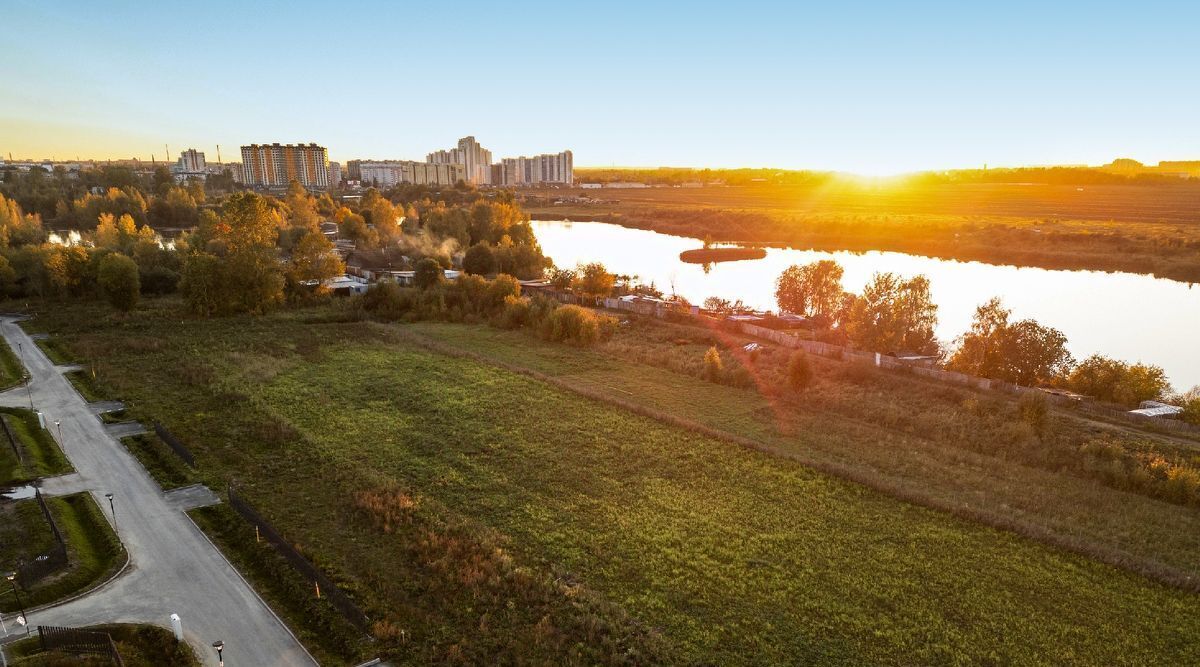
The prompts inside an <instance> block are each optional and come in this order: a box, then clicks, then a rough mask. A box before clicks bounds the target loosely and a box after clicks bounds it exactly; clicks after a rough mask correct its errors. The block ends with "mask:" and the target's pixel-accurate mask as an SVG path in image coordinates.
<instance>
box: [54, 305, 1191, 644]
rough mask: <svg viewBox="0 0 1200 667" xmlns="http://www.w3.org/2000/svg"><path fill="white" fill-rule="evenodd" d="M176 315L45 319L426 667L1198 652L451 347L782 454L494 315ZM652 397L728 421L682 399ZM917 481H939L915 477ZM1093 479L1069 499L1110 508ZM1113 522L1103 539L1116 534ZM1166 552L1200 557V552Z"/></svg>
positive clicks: (1020, 562)
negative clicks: (383, 319)
mask: <svg viewBox="0 0 1200 667" xmlns="http://www.w3.org/2000/svg"><path fill="white" fill-rule="evenodd" d="M176 307H177V305H176V302H173V301H170V300H156V301H153V302H151V303H149V304H147V305H146V306H145V307H143V309H141V310H139V311H136V312H134V313H132V314H130V315H113V314H111V313H110V312H108V311H107V310H106V309H105V308H102V307H96V306H74V305H72V306H71V307H70V308H61V309H56V310H50V311H47V312H46V313H44V314H43V316H40V317H39V318H38V319H37V320H35V321H34V322H33V323H32V324H31V328H35V329H39V330H46V331H51V332H54V333H56V334H59V335H61V336H62V340H63V342H64V343H65V345H66V346H67V347H69V348H70V350H71V351H72V353H73V354H74V355H75V356H76V357H77V358H80V359H82V360H85V361H86V362H89V363H93V362H94V364H95V367H96V369H97V383H96V384H97V387H98V390H100V391H102V392H104V393H115V394H119V395H120V396H122V397H124V398H127V399H128V400H130V402H131V403H132V404H133V405H136V406H137V407H136V409H135V412H136V413H138V415H139V416H142V415H151V414H152V415H154V416H156V417H158V418H159V419H161V420H162V421H163V422H164V423H166V424H168V425H169V426H170V427H171V428H172V430H173V431H174V432H175V433H176V435H178V436H180V437H181V438H182V439H184V440H185V441H186V442H188V444H189V446H190V447H191V448H192V449H193V451H194V452H195V453H196V454H197V456H198V458H199V461H200V465H199V468H200V471H201V472H200V475H202V476H203V477H204V479H205V481H207V482H208V483H209V484H210V485H212V486H214V487H217V488H219V487H220V486H221V485H222V484H223V483H224V482H225V481H227V480H228V481H232V482H234V483H236V484H237V485H238V488H239V489H240V491H241V493H242V494H243V495H244V496H246V497H247V498H248V499H250V500H251V501H252V502H253V503H254V504H255V505H256V506H257V507H258V508H259V509H260V511H262V512H264V513H265V514H266V515H267V516H268V517H269V518H270V520H271V521H273V522H274V523H276V525H277V526H278V527H279V528H280V529H281V530H283V532H284V533H285V534H287V535H288V536H289V538H290V539H291V540H292V541H293V542H295V543H297V544H299V545H301V548H302V550H304V551H305V553H307V554H309V555H310V557H311V558H312V559H313V560H314V561H315V562H317V563H318V564H319V565H321V566H322V567H323V568H325V569H326V570H327V571H329V572H330V573H331V575H332V576H333V577H334V578H335V580H337V581H339V582H340V583H341V584H342V585H343V587H344V588H345V589H347V590H348V591H349V592H351V594H352V595H354V596H355V597H356V598H357V599H358V600H359V601H360V602H361V603H362V604H363V606H364V608H365V609H366V610H367V611H368V614H369V615H370V616H372V618H373V619H375V620H376V621H377V624H376V627H375V630H374V631H375V633H376V635H377V636H378V637H379V638H380V642H381V643H380V644H379V646H381V647H383V648H385V649H386V651H385V652H386V653H388V654H389V655H390V656H391V657H392V658H393V659H395V660H396V661H398V662H401V663H406V664H409V663H410V664H421V663H426V662H429V661H432V660H456V659H457V660H463V661H466V662H472V661H476V660H480V659H483V657H484V656H487V657H488V658H489V659H492V660H496V659H498V660H501V661H503V660H514V661H515V660H530V661H535V662H537V661H549V662H557V663H586V664H593V663H615V662H654V663H660V662H674V663H681V664H691V663H696V662H713V663H719V664H746V663H749V662H763V661H765V662H819V663H824V664H862V663H877V664H912V663H921V664H954V663H964V662H998V663H1025V664H1036V663H1044V664H1064V663H1068V664H1071V663H1074V664H1097V663H1100V664H1139V663H1175V664H1183V663H1187V662H1189V661H1193V660H1194V659H1195V657H1196V653H1195V651H1196V648H1195V646H1194V642H1193V641H1192V640H1193V638H1194V637H1195V636H1196V635H1197V633H1198V632H1200V620H1197V619H1200V614H1197V611H1200V598H1197V596H1196V595H1195V594H1193V593H1188V592H1184V591H1181V590H1178V589H1174V588H1170V587H1167V586H1163V585H1160V584H1157V583H1154V582H1153V581H1151V580H1149V579H1146V578H1144V577H1141V576H1138V575H1136V574H1133V573H1130V572H1127V571H1124V570H1119V569H1116V568H1113V567H1110V566H1108V565H1104V564H1101V563H1098V562H1096V561H1095V560H1092V559H1089V558H1086V557H1083V556H1080V555H1075V554H1072V553H1067V552H1064V551H1061V550H1058V549H1054V548H1050V547H1047V546H1045V545H1043V544H1041V543H1038V542H1034V541H1032V540H1029V539H1027V538H1025V537H1021V536H1019V535H1017V534H1014V533H1013V532H1009V531H1001V530H996V529H994V528H991V527H988V526H985V525H982V524H980V523H978V522H974V521H968V520H964V519H962V518H959V517H956V516H954V515H952V514H949V513H946V512H940V511H934V510H931V509H927V508H925V507H921V506H917V505H914V504H910V503H907V502H903V501H900V500H897V499H896V498H894V497H892V496H889V495H886V494H884V493H880V492H878V491H876V490H873V489H871V488H868V487H866V486H863V485H861V484H856V483H852V482H849V481H845V480H844V479H841V478H838V477H834V476H831V475H828V474H825V473H822V472H817V471H816V470H814V469H813V468H812V467H806V466H804V465H801V464H800V463H799V462H797V461H795V460H791V459H789V458H787V457H783V456H772V455H768V454H764V453H761V452H755V451H749V450H747V449H745V448H742V447H738V446H736V445H733V444H731V443H729V442H726V441H723V440H721V439H719V438H716V437H710V436H706V435H702V434H700V433H697V432H696V431H694V430H690V429H686V428H682V427H680V426H678V425H673V424H671V423H670V422H669V421H665V420H662V419H652V418H649V417H646V416H640V415H637V414H633V413H631V412H629V411H626V410H622V409H619V408H618V407H616V406H614V405H613V404H611V403H609V402H606V401H602V400H594V399H592V398H588V397H586V396H584V395H582V394H581V393H580V392H577V391H572V390H570V389H569V388H564V387H562V386H559V385H557V384H555V383H553V382H550V381H547V380H546V379H541V378H539V377H538V376H536V375H532V374H529V373H521V372H515V371H514V369H512V368H505V367H501V366H499V365H496V364H495V363H491V362H489V361H488V360H487V359H486V358H474V357H469V356H462V355H461V354H456V353H453V352H454V350H452V349H448V350H445V351H446V352H451V353H449V354H447V353H443V351H439V350H438V349H437V347H436V345H435V346H432V347H431V346H430V345H429V344H428V339H433V340H435V341H440V343H437V345H442V346H449V347H450V348H458V349H459V350H467V351H472V352H477V353H479V354H481V355H485V357H492V358H495V359H497V360H502V361H504V362H505V363H511V364H517V363H519V364H523V365H525V366H526V367H528V368H530V369H534V370H538V371H540V372H544V373H547V374H548V375H561V376H572V379H576V378H578V379H579V380H580V381H581V382H586V383H588V387H589V388H590V389H591V390H593V391H598V390H600V389H603V388H604V387H605V386H607V387H608V388H609V390H610V391H612V392H613V393H615V394H619V395H621V396H624V397H626V398H628V397H629V396H633V397H634V398H637V399H639V400H641V399H646V397H648V396H650V395H652V394H653V393H654V392H655V391H656V390H657V389H660V388H661V387H662V386H663V385H664V384H669V385H671V386H674V387H676V388H677V389H682V390H689V391H691V392H692V393H689V394H688V395H689V396H690V402H691V404H692V405H693V406H707V407H708V408H709V411H710V412H711V413H712V417H710V418H711V419H726V420H727V425H729V426H732V427H736V429H737V430H744V431H745V432H746V433H747V434H748V435H755V436H757V435H761V436H763V437H764V438H767V437H768V436H769V435H770V429H771V428H772V427H771V426H770V423H771V422H770V419H771V417H770V414H771V410H772V408H771V407H770V406H764V405H763V403H762V399H761V398H755V397H756V396H758V395H757V394H755V393H754V392H751V391H748V390H745V389H738V388H734V387H726V386H721V385H702V384H701V383H699V382H698V381H696V380H695V379H694V378H693V377H691V376H690V375H687V374H685V373H683V372H677V371H675V370H671V369H668V368H663V367H646V366H640V367H639V368H642V369H643V370H642V371H640V372H637V371H636V369H635V367H634V366H635V365H634V364H621V363H617V362H614V361H613V360H612V358H611V357H609V356H606V355H607V352H605V351H604V350H600V351H598V352H595V353H588V352H582V351H579V350H576V349H574V348H569V347H565V346H553V345H550V344H545V343H540V342H535V341H534V339H532V338H529V337H523V336H520V335H516V334H509V333H503V332H494V331H491V330H488V329H484V328H481V327H478V326H461V325H460V326H451V325H431V324H422V325H417V326H411V325H378V324H370V323H364V322H356V321H347V320H346V317H345V314H344V313H342V312H339V311H337V310H330V309H312V310H307V311H293V312H288V313H280V314H275V315H271V316H267V317H263V318H227V319H213V320H204V321H195V320H191V321H181V320H180V318H179V317H178V316H177V311H176V310H175V309H176ZM68 310H70V311H71V312H66V311H68ZM609 352H611V350H610V351H609ZM621 375H628V377H629V379H628V381H625V382H618V381H617V379H618V377H619V376H621ZM678 393H679V394H680V395H682V394H683V392H678ZM653 407H654V408H656V409H660V410H663V411H671V412H678V414H681V415H684V416H686V417H689V418H695V417H699V415H698V414H697V412H696V408H695V407H693V408H692V410H691V412H687V411H686V410H685V409H684V406H683V405H682V402H680V403H672V402H667V401H663V402H659V403H656V404H654V405H653ZM764 408H766V409H765V410H764ZM901 409H903V408H901ZM824 413H827V417H826V418H822V416H821V415H822V414H824ZM763 415H767V416H766V418H765V420H764V419H763ZM804 424H807V426H808V429H807V430H809V431H814V430H816V429H823V430H825V431H826V433H827V435H826V436H824V437H826V438H827V443H826V444H823V445H820V446H818V445H817V444H814V443H815V441H810V440H806V439H804V438H799V437H792V436H789V437H788V438H781V437H777V438H775V439H774V440H773V441H772V442H771V443H770V444H771V445H772V446H774V447H779V448H780V449H781V450H784V449H788V448H791V453H796V454H798V453H801V452H800V449H801V448H802V447H808V448H811V449H814V450H817V449H820V448H826V449H828V448H830V447H832V446H833V444H834V443H836V442H838V441H839V440H841V439H846V441H847V448H849V449H851V450H852V453H851V454H848V455H847V458H852V457H854V456H858V454H859V452H861V451H862V450H863V449H864V448H865V444H854V442H853V441H855V440H856V439H857V440H859V441H861V442H862V443H866V442H870V441H872V440H874V441H876V442H884V443H886V444H887V445H888V446H890V447H892V448H894V449H895V450H896V451H902V450H906V449H910V448H912V449H914V450H915V449H920V448H921V447H922V445H921V443H920V440H919V439H917V438H913V437H911V436H910V435H906V434H905V433H904V426H903V424H900V423H899V422H897V423H896V424H894V425H893V429H892V430H893V433H891V434H888V433H885V432H884V431H882V430H881V426H880V425H879V424H877V423H874V422H872V421H871V420H864V419H858V420H855V419H852V418H850V417H848V416H845V415H840V414H838V413H837V411H836V410H833V409H827V406H821V408H820V409H814V410H813V411H812V412H811V413H809V414H804V415H802V416H801V419H800V420H798V421H796V422H795V423H794V424H793V425H792V427H795V426H797V425H804ZM784 430H789V429H784ZM789 438H792V439H789ZM880 438H881V439H880ZM789 443H790V444H789ZM785 453H786V452H785ZM934 458H936V457H932V456H931V457H930V460H933V459H934ZM957 458H958V460H959V461H962V462H966V463H968V464H971V456H967V455H963V456H959V457H957ZM873 465H874V464H873ZM901 465H902V466H903V467H904V468H907V469H908V471H909V474H915V472H913V471H915V470H916V469H917V466H916V460H915V459H913V460H911V461H908V462H906V463H903V464H901ZM972 465H978V462H974V463H973V464H972ZM823 467H829V466H823ZM961 467H963V468H964V469H969V468H970V465H962V466H961ZM1027 470H1029V472H1030V477H1029V478H1030V479H1031V480H1033V481H1034V483H1036V484H1039V485H1041V484H1045V485H1046V486H1050V483H1049V481H1048V480H1046V478H1045V477H1044V474H1043V473H1042V472H1040V471H1036V470H1033V469H1027ZM1011 473H1012V470H1011V469H1002V470H1001V472H1000V473H998V474H997V476H998V477H999V478H1001V479H1000V480H999V481H997V486H1003V485H1005V484H1012V483H1014V482H1015V481H1017V480H1013V479H1008V480H1005V479H1003V478H1004V476H1005V475H1008V474H1011ZM972 474H981V473H972ZM966 479H967V480H969V479H970V478H966ZM1064 479H1065V480H1066V481H1065V482H1064V483H1063V484H1062V486H1063V487H1064V488H1066V489H1067V491H1066V492H1065V493H1083V491H1081V490H1080V488H1081V487H1078V488H1077V487H1074V486H1073V482H1072V481H1071V480H1070V478H1064ZM1039 480H1041V481H1039ZM963 483H964V485H967V484H968V483H969V482H968V481H964V482H963ZM1039 488H1040V486H1039ZM1096 488H1101V489H1102V487H1098V486H1097V487H1096ZM946 492H947V493H948V492H949V491H948V490H947V491H946ZM1112 493H1113V494H1114V495H1115V492H1112ZM1101 495H1102V494H1097V495H1093V496H1090V498H1091V499H1093V500H1094V499H1096V498H1100V497H1101ZM1081 497H1086V496H1081ZM1120 498H1121V499H1122V500H1124V501H1128V502H1130V503H1132V504H1133V505H1134V506H1135V507H1137V508H1138V509H1135V510H1134V512H1135V513H1138V512H1142V513H1144V516H1145V517H1151V518H1152V521H1154V522H1157V521H1166V518H1167V517H1170V516H1173V517H1175V519H1176V520H1177V523H1176V524H1175V526H1176V530H1177V531H1178V533H1187V532H1189V531H1186V530H1179V529H1178V526H1179V523H1178V522H1186V521H1194V520H1195V518H1196V517H1195V514H1196V513H1195V510H1194V509H1192V508H1187V507H1181V506H1178V505H1171V504H1168V503H1163V502H1159V501H1151V500H1149V499H1144V498H1141V497H1137V496H1132V494H1122V495H1121V496H1120ZM983 499H984V500H988V498H987V497H986V496H985V497H984V498H983ZM1087 507H1088V506H1087V505H1084V506H1083V508H1084V509H1083V510H1080V511H1086V508H1087ZM1029 511H1030V510H1028V509H1026V508H1022V509H1020V510H1018V512H1029ZM1103 511H1104V510H1102V509H1098V510H1097V512H1096V514H1097V517H1099V516H1101V515H1102V513H1103ZM1064 512H1066V510H1064ZM1153 517H1158V518H1153ZM1058 520H1059V521H1061V522H1063V523H1064V524H1065V523H1066V522H1068V521H1070V520H1071V517H1069V516H1067V515H1066V514H1064V515H1062V516H1060V517H1058ZM1091 521H1092V524H1091V526H1090V527H1083V528H1081V531H1082V532H1088V531H1091V532H1093V533H1099V532H1102V531H1103V526H1102V523H1103V522H1102V521H1100V519H1099V518H1096V517H1094V518H1093V519H1091ZM1133 524H1134V522H1132V521H1131V522H1130V524H1129V525H1133ZM1122 528H1124V526H1110V529H1111V530H1113V532H1114V533H1116V532H1119V531H1120V530H1121V529H1122ZM1153 530H1158V529H1157V528H1155V529H1153ZM1190 532H1191V533H1192V534H1195V532H1196V531H1190ZM1153 534H1154V536H1155V537H1158V536H1160V535H1159V534H1158V533H1153ZM1163 535H1165V531H1164V533H1163ZM1141 539H1146V538H1145V537H1141V538H1136V539H1130V540H1128V542H1129V543H1133V542H1136V541H1139V540H1141ZM1180 539H1181V540H1186V538H1180ZM1163 551H1164V553H1165V554H1168V555H1169V554H1174V556H1172V557H1173V558H1174V562H1175V563H1176V564H1177V565H1178V566H1179V567H1191V568H1195V563H1194V562H1193V561H1192V559H1193V558H1194V554H1195V549H1191V550H1190V551H1189V550H1188V545H1187V544H1186V543H1185V542H1175V543H1173V544H1172V545H1171V546H1169V547H1163ZM1187 553H1191V554H1192V555H1191V556H1188V555H1185V554H1187ZM1165 557H1166V556H1165V555H1164V558H1165Z"/></svg>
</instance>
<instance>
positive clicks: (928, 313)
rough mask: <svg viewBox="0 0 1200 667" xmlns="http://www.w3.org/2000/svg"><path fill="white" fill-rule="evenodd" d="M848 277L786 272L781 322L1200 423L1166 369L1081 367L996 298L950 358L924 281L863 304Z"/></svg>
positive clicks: (883, 289) (1119, 364)
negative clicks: (1165, 405)
mask: <svg viewBox="0 0 1200 667" xmlns="http://www.w3.org/2000/svg"><path fill="white" fill-rule="evenodd" d="M842 277H843V269H842V267H841V266H840V265H839V264H838V263H837V262H834V261H832V260H819V261H816V262H813V263H810V264H807V265H804V266H791V267H788V268H787V269H785V270H784V271H783V273H782V274H780V276H779V277H778V279H777V280H776V283H775V300H776V304H777V306H778V308H779V310H780V312H782V313H791V314H796V315H800V316H803V317H805V318H808V319H809V321H810V322H811V323H812V325H813V326H814V327H815V329H816V331H817V335H818V337H819V338H820V339H822V340H824V341H826V342H831V343H840V344H847V345H850V346H852V347H855V348H858V349H862V350H868V351H872V352H882V353H885V354H898V353H914V354H922V355H932V356H936V357H938V359H939V360H940V361H942V362H943V365H944V366H945V367H946V368H947V369H949V370H953V371H958V372H961V373H966V374H969V375H975V376H979V377H985V378H991V379H995V380H1001V381H1004V382H1010V383H1013V384H1018V385H1023V386H1028V387H1037V386H1049V387H1058V388H1062V389H1067V390H1069V391H1072V392H1076V393H1079V394H1083V395H1086V396H1090V397H1093V398H1096V399H1097V400H1101V401H1104V402H1108V403H1116V404H1120V405H1124V406H1127V407H1136V406H1137V405H1138V404H1140V403H1141V402H1142V401H1146V400H1164V399H1167V398H1171V399H1172V400H1176V401H1178V402H1180V403H1182V404H1183V405H1184V406H1185V410H1186V413H1185V417H1186V418H1189V419H1191V420H1193V421H1196V422H1197V423H1200V400H1197V399H1198V398H1200V396H1198V395H1197V394H1200V392H1197V391H1196V390H1192V391H1191V392H1188V393H1185V394H1179V395H1172V388H1171V385H1170V383H1169V382H1168V381H1167V376H1166V373H1165V372H1164V371H1163V369H1162V368H1160V367H1158V366H1154V365H1149V364H1142V363H1134V364H1130V363H1126V362H1123V361H1119V360H1115V359H1110V358H1108V357H1105V356H1103V355H1098V354H1096V355H1092V356H1090V357H1088V358H1087V359H1084V360H1083V361H1076V360H1075V359H1074V358H1073V357H1072V355H1071V353H1070V351H1069V350H1068V349H1067V337H1066V336H1065V335H1064V334H1063V333H1062V332H1061V331H1059V330H1058V329H1055V328H1053V327H1048V326H1045V325H1042V324H1040V323H1039V322H1037V321H1036V320H1034V319H1029V318H1026V319H1020V320H1017V319H1015V318H1013V316H1012V311H1011V310H1010V309H1008V308H1006V307H1005V306H1004V304H1003V303H1002V302H1001V300H1000V299H999V298H992V299H989V300H988V301H986V302H985V303H983V304H981V305H980V306H979V307H978V308H976V310H975V314H974V317H973V318H972V323H971V327H970V329H969V330H968V331H967V332H965V333H964V334H963V335H962V336H960V337H959V338H958V339H957V340H955V341H954V342H953V343H952V344H951V345H950V346H949V347H948V348H944V347H943V346H942V345H941V343H939V341H938V340H937V339H936V338H935V336H934V328H935V327H936V325H937V305H936V304H935V303H933V299H932V295H931V292H930V284H929V279H928V278H927V277H925V276H923V275H918V276H914V277H911V278H902V277H900V276H897V275H895V274H892V273H876V274H874V275H873V276H872V277H871V280H870V281H869V282H868V283H867V284H866V285H865V286H864V287H863V289H862V292H861V293H860V294H854V293H851V292H847V291H846V290H844V289H843V287H842ZM705 306H706V307H708V308H710V309H713V310H717V311H718V312H731V311H732V310H734V309H736V308H737V307H738V304H729V303H728V302H727V301H724V300H721V299H709V300H708V301H706V302H705Z"/></svg>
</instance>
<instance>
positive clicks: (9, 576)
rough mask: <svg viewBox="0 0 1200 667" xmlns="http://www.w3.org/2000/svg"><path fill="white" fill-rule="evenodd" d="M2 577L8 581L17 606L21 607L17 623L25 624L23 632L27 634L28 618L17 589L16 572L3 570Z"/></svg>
mask: <svg viewBox="0 0 1200 667" xmlns="http://www.w3.org/2000/svg"><path fill="white" fill-rule="evenodd" d="M4 578H5V579H8V583H9V585H10V586H12V590H13V595H14V596H15V597H16V598H17V607H19V608H20V609H21V615H20V616H18V617H17V623H20V624H21V625H24V626H25V634H29V619H28V618H26V617H25V602H24V601H22V600H21V593H20V592H19V591H18V590H17V573H16V572H5V573H4Z"/></svg>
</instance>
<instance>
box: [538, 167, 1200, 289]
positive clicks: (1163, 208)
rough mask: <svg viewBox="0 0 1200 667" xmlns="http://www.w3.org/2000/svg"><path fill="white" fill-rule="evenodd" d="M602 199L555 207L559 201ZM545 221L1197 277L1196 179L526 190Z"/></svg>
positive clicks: (1199, 219) (1199, 218)
mask: <svg viewBox="0 0 1200 667" xmlns="http://www.w3.org/2000/svg"><path fill="white" fill-rule="evenodd" d="M572 196H575V197H587V198H591V199H594V200H599V201H597V202H595V203H576V202H568V203H565V204H554V201H555V200H556V199H561V198H564V197H572ZM523 205H524V207H525V209H526V210H528V211H529V212H530V213H531V214H532V215H533V216H534V217H536V218H540V219H564V218H566V219H572V220H598V221H601V222H612V223H615V224H620V225H624V226H628V227H636V228H640V229H652V230H655V231H659V232H663V233H667V234H675V235H680V236H692V237H696V238H705V237H710V238H712V239H713V240H715V241H731V242H746V243H763V244H779V245H790V246H793V247H803V248H808V247H811V248H815V249H819V250H861V251H865V250H892V251H897V252H908V253H912V254H921V255H928V256H933V257H941V258H947V259H962V260H975V261H984V262H990V263H995V264H1015V265H1018V266H1025V265H1027V266H1040V267H1043V268H1051V269H1098V270H1106V271H1129V272H1134V273H1151V274H1154V275H1157V276H1159V277H1164V278H1171V279H1176V280H1185V281H1192V282H1194V281H1200V213H1198V211H1200V187H1196V186H1194V185H1192V184H1190V183H1179V184H1164V185H1155V186H1148V185H1087V186H1065V185H1038V184H1029V185H1020V184H955V185H912V186H907V187H885V186H878V187H872V186H857V185H851V184H839V185H827V186H824V187H812V186H728V187H705V188H646V189H599V190H596V189H589V190H583V189H563V190H531V191H529V192H528V193H526V197H525V201H524V204H523Z"/></svg>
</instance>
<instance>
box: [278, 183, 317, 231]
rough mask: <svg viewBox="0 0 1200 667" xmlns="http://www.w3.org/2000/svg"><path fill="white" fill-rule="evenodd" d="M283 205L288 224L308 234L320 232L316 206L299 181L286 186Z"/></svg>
mask: <svg viewBox="0 0 1200 667" xmlns="http://www.w3.org/2000/svg"><path fill="white" fill-rule="evenodd" d="M284 203H285V204H286V205H287V210H288V224H289V225H291V226H292V227H297V228H300V229H304V230H306V231H310V232H316V231H320V229H321V217H320V216H319V215H318V214H317V205H316V202H315V201H314V200H313V198H312V196H310V195H309V194H308V190H305V189H304V186H303V185H300V183H299V181H292V182H291V183H290V184H289V185H288V190H287V195H285V197H284Z"/></svg>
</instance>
